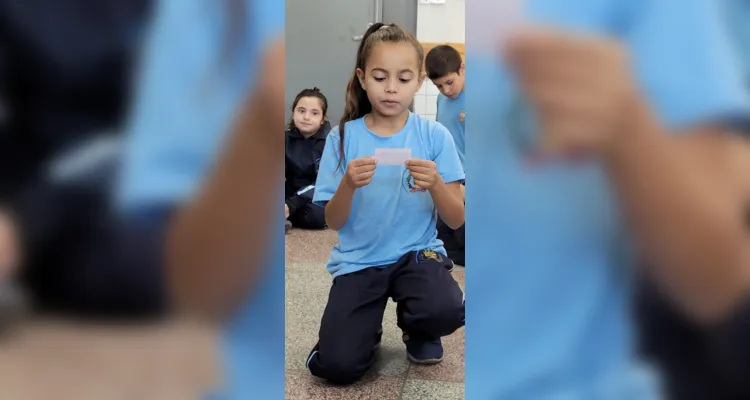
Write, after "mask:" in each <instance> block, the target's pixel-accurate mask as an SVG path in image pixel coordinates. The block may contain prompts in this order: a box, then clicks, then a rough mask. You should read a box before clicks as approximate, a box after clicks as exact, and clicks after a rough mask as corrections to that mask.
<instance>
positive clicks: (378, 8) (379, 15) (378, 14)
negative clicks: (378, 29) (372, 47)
mask: <svg viewBox="0 0 750 400" xmlns="http://www.w3.org/2000/svg"><path fill="white" fill-rule="evenodd" d="M374 1H375V22H383V0H374ZM373 24H374V23H373V22H370V23H369V24H367V28H368V29H369V28H370V27H371V26H372V25H373ZM364 37H365V35H356V36H352V40H354V41H355V42H359V41H361V40H362V39H364Z"/></svg>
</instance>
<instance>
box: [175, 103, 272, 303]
mask: <svg viewBox="0 0 750 400" xmlns="http://www.w3.org/2000/svg"><path fill="white" fill-rule="evenodd" d="M264 101H267V100H264V99H261V98H258V97H255V98H254V99H253V100H251V103H250V105H249V106H248V107H246V108H245V110H246V111H245V112H244V113H242V115H240V117H239V120H238V123H237V125H236V128H235V129H234V132H233V133H232V134H231V136H230V138H229V142H228V143H227V146H226V151H225V152H224V154H223V156H222V157H221V158H220V160H219V161H218V163H217V165H216V168H215V170H214V171H213V173H212V174H211V175H210V176H209V177H208V179H207V182H206V184H205V186H204V187H203V188H202V190H201V191H200V193H199V194H198V196H197V197H196V198H195V199H194V201H192V202H191V203H189V204H188V205H187V206H185V207H184V209H183V210H182V211H181V212H180V213H179V215H178V218H177V220H176V221H175V223H174V225H173V229H172V231H171V237H170V241H169V245H168V268H169V274H170V277H171V278H172V279H171V283H172V289H173V294H174V296H175V300H176V301H177V305H178V306H181V307H182V308H185V309H187V310H189V311H193V312H199V313H202V314H207V315H208V316H211V317H223V316H225V315H226V314H227V313H229V312H231V310H232V309H234V307H235V306H236V305H237V304H239V302H240V301H242V299H243V298H244V296H245V295H246V294H247V292H248V290H249V288H250V286H251V285H252V284H253V283H254V282H255V280H256V278H257V276H258V272H259V270H260V267H261V263H262V262H263V261H264V258H265V257H263V256H265V255H266V254H265V253H266V250H267V249H268V248H269V247H271V246H270V244H271V243H270V240H271V239H272V237H273V235H269V230H270V231H273V224H274V223H279V222H280V221H281V220H282V218H281V215H277V214H276V213H274V212H269V210H274V209H275V207H278V202H279V196H277V192H276V191H275V190H274V188H276V187H277V185H278V184H279V182H281V181H282V176H283V164H282V163H281V161H280V160H281V158H280V157H279V155H280V154H282V153H283V151H284V149H283V141H282V140H281V138H280V137H277V135H276V134H275V132H276V130H277V127H278V126H283V124H284V121H283V113H281V114H279V115H276V118H273V117H269V114H268V109H267V108H265V107H264V106H263V102H264ZM258 188H264V189H263V190H258ZM279 212H280V208H279Z"/></svg>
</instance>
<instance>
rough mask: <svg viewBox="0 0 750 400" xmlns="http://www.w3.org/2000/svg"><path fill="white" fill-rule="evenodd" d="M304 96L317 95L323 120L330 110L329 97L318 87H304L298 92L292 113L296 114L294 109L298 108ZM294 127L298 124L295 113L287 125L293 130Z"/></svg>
mask: <svg viewBox="0 0 750 400" xmlns="http://www.w3.org/2000/svg"><path fill="white" fill-rule="evenodd" d="M303 97H315V98H317V99H318V100H320V108H321V109H322V110H321V111H323V120H325V118H326V112H327V111H328V99H326V97H325V96H324V95H323V93H322V92H321V91H320V89H318V88H316V87H314V88H312V89H304V90H303V91H301V92H299V94H297V97H295V98H294V103H292V114H294V109H295V108H297V103H299V101H300V100H301V99H302V98H303ZM294 128H296V126H294V115H292V118H291V119H290V120H289V125H287V129H289V130H292V129H294Z"/></svg>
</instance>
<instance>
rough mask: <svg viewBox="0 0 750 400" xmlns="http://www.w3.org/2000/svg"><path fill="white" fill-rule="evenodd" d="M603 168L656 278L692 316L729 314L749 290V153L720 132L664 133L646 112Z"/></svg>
mask: <svg viewBox="0 0 750 400" xmlns="http://www.w3.org/2000/svg"><path fill="white" fill-rule="evenodd" d="M636 115H638V117H636V118H634V119H633V125H632V127H631V129H630V133H631V134H630V135H628V137H627V138H625V139H624V140H623V141H622V143H620V144H619V145H618V146H616V147H617V149H616V150H615V151H614V152H613V154H611V155H610V156H611V157H610V158H609V160H608V163H609V172H610V175H611V177H612V179H613V180H614V182H615V184H616V190H618V191H619V194H620V200H621V201H622V203H623V206H624V209H625V211H626V213H627V215H628V217H629V221H630V223H631V224H632V228H633V229H634V230H635V234H636V237H637V238H638V239H639V243H638V244H639V245H640V246H642V247H641V249H642V250H643V251H644V255H645V256H646V259H647V260H648V265H650V266H652V267H651V268H652V270H650V271H649V272H650V273H652V274H653V275H654V276H655V278H656V279H657V282H659V284H660V285H661V286H662V288H664V289H665V290H666V291H667V292H668V293H669V294H670V296H672V298H673V299H674V300H675V301H676V302H677V303H678V304H679V305H680V306H681V307H682V308H683V310H684V311H687V312H688V313H689V314H691V315H692V316H693V317H694V318H696V319H697V320H698V321H700V322H703V323H716V322H717V321H720V320H722V319H723V318H726V317H727V316H728V315H731V313H732V310H733V309H734V307H736V306H737V304H738V303H739V302H740V301H741V299H742V298H743V297H744V296H745V295H746V294H747V293H750V246H749V244H750V242H748V234H747V233H748V230H747V226H746V224H745V218H744V215H743V213H744V210H746V207H747V205H748V200H750V196H748V193H750V168H748V166H749V165H748V162H747V161H748V159H750V151H748V150H747V145H746V144H745V143H742V142H741V141H740V140H738V139H735V138H732V137H731V136H729V135H727V134H726V132H725V129H723V128H718V127H704V128H700V129H696V130H694V131H691V132H685V133H681V134H676V135H666V134H664V133H662V132H660V128H659V127H658V126H657V124H656V123H655V119H654V118H652V117H651V116H650V114H649V112H648V111H645V110H640V111H638V112H636Z"/></svg>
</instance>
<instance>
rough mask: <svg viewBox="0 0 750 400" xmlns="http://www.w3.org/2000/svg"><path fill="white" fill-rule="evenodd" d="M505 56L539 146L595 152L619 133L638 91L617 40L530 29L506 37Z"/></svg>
mask: <svg viewBox="0 0 750 400" xmlns="http://www.w3.org/2000/svg"><path fill="white" fill-rule="evenodd" d="M506 56H507V59H508V62H509V64H510V65H511V67H512V68H513V69H514V70H515V71H516V73H517V76H518V79H519V84H520V87H521V89H522V90H523V91H524V93H525V95H526V96H527V99H528V100H529V101H530V103H531V105H532V106H533V107H534V109H535V112H536V113H537V115H538V117H539V122H540V127H541V131H542V133H543V140H542V141H543V149H541V150H543V151H547V152H551V153H555V154H570V153H574V154H581V153H585V154H590V153H601V152H604V151H606V150H607V149H608V148H610V147H611V146H612V143H613V141H614V140H613V139H614V138H616V137H620V136H622V135H623V133H624V131H625V130H626V129H625V126H624V125H625V123H626V122H627V119H628V115H629V112H631V110H633V109H634V107H633V105H635V104H637V99H638V98H639V96H638V93H637V88H636V85H635V83H634V79H633V76H632V73H631V68H630V64H629V60H628V55H627V53H626V51H625V49H624V48H623V46H622V45H621V44H620V43H618V42H616V41H614V40H611V39H605V38H600V37H593V36H579V35H574V34H570V33H566V32H559V31H551V30H541V29H535V30H531V31H527V32H524V33H521V34H518V35H516V36H515V37H513V38H512V39H510V41H509V42H508V47H507V53H506Z"/></svg>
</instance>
